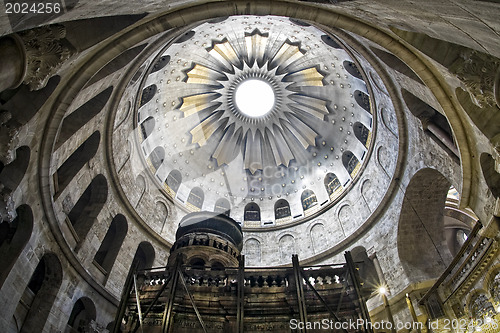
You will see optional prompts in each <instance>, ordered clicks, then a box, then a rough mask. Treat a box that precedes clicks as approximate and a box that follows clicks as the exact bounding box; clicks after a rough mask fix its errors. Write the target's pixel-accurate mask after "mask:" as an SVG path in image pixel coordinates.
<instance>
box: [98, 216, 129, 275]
mask: <svg viewBox="0 0 500 333" xmlns="http://www.w3.org/2000/svg"><path fill="white" fill-rule="evenodd" d="M127 230H128V226H127V220H126V219H125V216H123V215H122V214H118V215H116V216H115V217H114V218H113V220H112V221H111V224H110V226H109V229H108V232H107V233H106V236H104V239H103V241H102V243H101V246H100V247H99V250H97V253H96V254H95V256H94V261H95V262H96V263H97V264H98V265H99V266H100V267H101V268H102V269H104V271H106V272H107V274H109V272H111V269H112V268H113V265H114V263H115V260H116V257H117V256H118V252H119V251H120V248H121V246H122V244H123V240H124V239H125V236H126V235H127Z"/></svg>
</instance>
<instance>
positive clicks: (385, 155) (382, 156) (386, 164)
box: [377, 146, 391, 178]
mask: <svg viewBox="0 0 500 333" xmlns="http://www.w3.org/2000/svg"><path fill="white" fill-rule="evenodd" d="M377 162H378V165H380V168H382V170H383V171H384V173H385V174H386V176H387V177H389V178H391V174H390V166H391V162H390V160H389V152H388V151H387V148H385V147H384V146H380V147H378V148H377Z"/></svg>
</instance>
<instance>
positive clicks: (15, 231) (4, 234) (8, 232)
mask: <svg viewBox="0 0 500 333" xmlns="http://www.w3.org/2000/svg"><path fill="white" fill-rule="evenodd" d="M16 213H17V217H16V218H15V219H14V221H12V222H10V223H9V222H7V221H4V222H2V223H1V224H0V288H1V287H2V286H3V283H4V282H5V279H6V278H7V276H8V275H9V273H10V271H11V269H12V267H13V266H14V264H15V263H16V261H17V258H18V257H19V255H20V254H21V252H22V251H23V249H24V247H25V246H26V244H27V243H28V241H29V239H30V237H31V233H32V231H33V212H32V211H31V208H30V206H28V205H21V206H19V207H18V208H17V209H16Z"/></svg>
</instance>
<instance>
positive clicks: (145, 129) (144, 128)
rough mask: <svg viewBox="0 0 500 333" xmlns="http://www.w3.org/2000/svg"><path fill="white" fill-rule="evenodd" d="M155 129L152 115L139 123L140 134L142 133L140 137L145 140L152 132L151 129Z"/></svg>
mask: <svg viewBox="0 0 500 333" xmlns="http://www.w3.org/2000/svg"><path fill="white" fill-rule="evenodd" d="M154 129H155V119H154V118H153V117H151V116H150V117H147V118H146V119H145V120H144V121H143V122H142V123H141V134H142V139H143V140H145V139H146V138H147V137H148V136H150V135H151V133H153V130H154Z"/></svg>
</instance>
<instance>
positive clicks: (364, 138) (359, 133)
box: [352, 122, 372, 147]
mask: <svg viewBox="0 0 500 333" xmlns="http://www.w3.org/2000/svg"><path fill="white" fill-rule="evenodd" d="M352 129H353V132H354V136H355V137H356V138H357V139H358V140H359V142H361V143H362V144H363V145H364V146H365V147H369V146H370V141H371V137H372V133H371V132H370V130H369V129H368V128H366V126H365V125H363V124H362V123H360V122H355V123H354V125H352Z"/></svg>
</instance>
